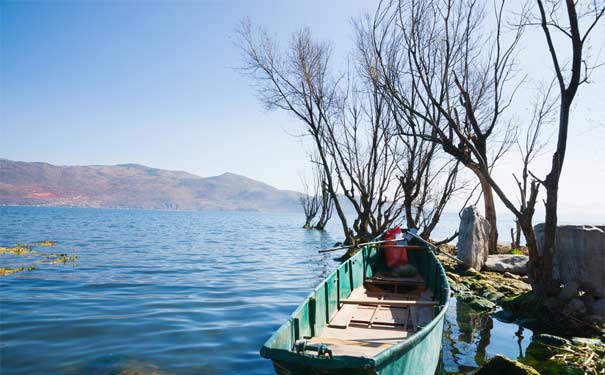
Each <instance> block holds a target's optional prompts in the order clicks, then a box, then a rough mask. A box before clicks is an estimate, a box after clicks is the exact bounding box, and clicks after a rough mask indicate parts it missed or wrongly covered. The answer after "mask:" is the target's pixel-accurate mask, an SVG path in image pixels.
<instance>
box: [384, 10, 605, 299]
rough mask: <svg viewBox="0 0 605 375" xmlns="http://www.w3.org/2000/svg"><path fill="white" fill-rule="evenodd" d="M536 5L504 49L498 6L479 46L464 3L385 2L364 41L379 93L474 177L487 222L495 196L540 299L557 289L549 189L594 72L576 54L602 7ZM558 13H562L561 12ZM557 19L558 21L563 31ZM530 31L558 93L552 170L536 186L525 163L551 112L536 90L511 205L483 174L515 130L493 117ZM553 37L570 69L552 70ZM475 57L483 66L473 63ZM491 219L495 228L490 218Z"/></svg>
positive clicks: (505, 101) (557, 64)
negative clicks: (566, 53) (540, 209)
mask: <svg viewBox="0 0 605 375" xmlns="http://www.w3.org/2000/svg"><path fill="white" fill-rule="evenodd" d="M536 1H537V7H538V10H539V16H538V17H537V20H538V21H537V22H532V19H531V14H530V13H529V12H528V10H527V9H524V10H523V11H522V12H521V13H520V16H521V20H520V22H519V23H518V25H517V26H516V27H514V28H513V30H512V36H509V43H508V44H507V45H506V46H504V45H503V43H502V42H501V38H502V29H503V10H504V1H502V2H500V4H499V6H497V7H496V9H495V19H496V26H495V28H496V30H495V33H494V35H495V36H494V38H493V39H489V38H487V39H485V38H483V37H480V35H482V33H481V32H480V30H481V29H480V28H479V25H480V24H481V22H480V21H478V20H481V19H483V18H484V17H483V16H484V15H483V12H482V11H481V8H479V7H478V4H477V1H473V0H467V1H460V2H456V3H455V4H454V3H453V2H450V1H445V2H441V1H431V0H425V1H418V2H414V1H412V2H411V4H409V5H410V6H409V7H407V8H406V7H405V6H404V4H403V3H402V2H399V1H391V2H388V3H386V6H383V7H382V8H379V11H378V12H377V14H376V17H375V19H374V24H373V29H372V32H373V40H374V45H375V50H376V54H377V55H378V56H380V61H381V73H382V76H383V86H384V87H385V89H386V90H387V91H388V92H389V93H390V94H391V95H392V97H393V98H394V100H395V101H396V102H397V104H398V105H399V106H401V107H402V108H404V109H405V110H408V111H410V112H411V113H413V114H414V115H415V116H417V117H420V118H422V119H425V120H426V121H427V122H429V123H430V124H431V125H432V129H433V130H435V133H432V134H426V133H425V134H421V135H420V137H422V138H423V139H428V140H431V141H432V142H435V143H437V144H439V145H441V146H442V148H443V150H444V151H445V152H447V153H448V154H450V155H452V156H453V157H454V158H455V159H457V160H459V161H460V162H461V163H463V164H464V165H465V166H467V167H468V168H469V169H470V170H472V171H473V172H474V173H475V174H476V175H477V177H478V178H479V181H480V183H481V186H482V190H483V195H484V203H485V205H486V216H487V217H488V220H490V216H492V215H491V214H490V211H491V210H490V209H489V206H491V205H492V204H493V193H494V192H495V194H496V195H498V197H499V198H500V199H501V200H502V202H503V203H504V204H505V205H506V207H507V208H508V209H509V210H510V211H511V212H512V213H513V214H514V215H515V217H516V219H517V223H518V225H519V227H520V229H521V231H522V232H523V234H524V236H525V238H526V240H527V246H528V249H529V253H530V275H531V278H532V283H533V290H534V292H535V293H537V294H540V295H544V294H548V293H549V291H551V290H554V287H556V286H557V285H556V283H555V282H553V280H552V258H553V254H554V239H555V231H556V221H557V215H556V211H557V198H558V182H559V177H560V173H561V170H562V166H563V160H564V156H565V148H566V141H567V132H568V125H569V113H570V109H571V105H572V102H573V99H574V97H575V95H576V93H577V90H578V87H579V86H580V85H581V84H582V83H585V82H587V79H588V76H589V73H590V71H591V70H592V69H593V68H594V67H596V66H598V65H592V66H590V65H588V63H587V62H586V61H585V59H584V58H583V51H584V43H585V42H586V40H587V38H588V35H589V34H590V32H591V31H592V30H593V29H594V27H595V25H596V24H597V23H598V21H599V20H600V18H601V17H602V15H603V12H605V6H604V5H602V4H601V5H598V3H597V2H591V3H589V4H586V5H585V6H583V7H582V9H583V11H582V12H578V8H579V7H580V5H578V4H577V2H575V1H572V0H565V1H563V2H562V1H552V2H547V4H546V5H547V6H548V7H549V8H548V9H546V8H547V7H545V4H544V3H543V2H542V1H541V0H536ZM406 4H407V3H406ZM562 4H565V6H564V8H565V9H564V10H562V9H561V8H563V5H562ZM561 13H562V14H564V16H562V15H561ZM561 19H566V20H567V23H565V24H564V23H563V22H562V21H561ZM582 19H583V20H584V21H585V25H584V30H585V31H584V32H583V33H582V32H581V31H580V20H582ZM531 24H537V25H539V26H540V27H541V28H542V30H543V32H544V35H545V37H546V41H547V46H548V51H549V53H550V56H551V59H552V62H553V66H554V70H555V82H556V83H557V84H558V87H559V91H560V99H559V108H558V110H559V126H558V132H557V146H556V150H555V152H554V154H553V157H552V163H551V170H550V172H549V173H548V174H547V176H546V178H544V179H543V180H541V179H539V178H537V177H535V175H533V174H532V173H531V172H530V171H529V164H530V163H531V161H532V159H533V158H534V157H535V155H536V153H537V152H538V151H539V149H540V147H539V145H538V141H539V140H540V139H541V128H542V126H543V124H544V123H547V122H548V117H549V114H550V113H551V112H552V110H553V108H554V107H553V103H552V102H551V101H550V100H549V98H550V94H551V89H547V90H544V91H543V92H542V93H541V94H542V97H541V100H539V101H538V103H537V104H536V106H535V111H534V115H533V118H532V119H531V121H530V124H529V127H528V129H527V134H526V138H525V140H524V141H523V142H522V144H523V148H522V149H521V155H522V159H523V161H522V173H521V175H520V176H521V177H517V176H516V175H515V180H516V182H517V185H518V188H519V189H518V190H519V196H520V205H519V206H517V205H516V204H515V203H514V202H513V200H512V199H510V197H508V196H507V195H506V194H505V193H504V191H503V190H502V189H501V187H500V186H499V184H498V183H497V182H496V181H495V180H494V179H493V177H492V175H491V168H492V167H493V163H494V161H495V160H497V159H498V157H500V156H501V155H502V152H503V151H504V150H505V149H506V147H507V146H508V145H510V139H511V135H512V134H513V131H515V132H516V130H515V129H516V126H513V124H512V122H510V121H508V122H507V121H505V120H504V119H503V117H502V113H503V112H504V111H505V110H506V109H507V108H509V106H510V103H511V100H512V97H513V95H514V94H515V92H516V90H517V88H518V87H519V82H520V81H517V84H512V81H513V77H514V67H515V66H516V62H515V48H516V46H517V45H518V43H519V40H520V38H521V35H522V33H523V30H524V28H525V27H526V26H528V25H531ZM555 31H556V32H559V33H562V34H563V35H564V36H565V37H567V38H569V40H570V41H571V51H570V52H571V63H570V64H562V63H561V53H560V52H559V51H557V49H556V48H555V45H554V42H553V37H552V33H553V32H555ZM483 34H485V33H483ZM482 51H483V52H482ZM484 51H489V53H486V52H484ZM481 56H487V58H486V59H481ZM410 93H418V95H417V97H418V99H419V101H418V102H416V103H414V102H413V100H412V99H411V97H412V96H411V94H410ZM497 131H500V133H501V134H503V135H504V142H502V143H501V145H500V146H499V147H497V148H496V150H497V151H496V152H495V153H494V154H492V155H493V156H492V158H491V159H490V158H489V157H488V152H487V150H488V140H490V139H493V135H494V134H495V133H496V132H497ZM492 146H493V144H492ZM530 176H531V179H530ZM541 185H542V186H544V187H545V190H546V201H545V205H546V219H545V230H544V238H543V243H542V244H541V245H542V246H541V247H542V251H539V250H538V247H539V246H538V245H539V244H538V243H537V240H536V236H535V232H534V228H533V224H532V220H533V215H534V212H535V205H536V202H537V199H538V192H539V187H540V186H541ZM490 201H491V202H490ZM493 213H494V216H493V219H495V211H494V212H493ZM490 221H491V220H490ZM494 223H495V222H494ZM513 242H514V241H513Z"/></svg>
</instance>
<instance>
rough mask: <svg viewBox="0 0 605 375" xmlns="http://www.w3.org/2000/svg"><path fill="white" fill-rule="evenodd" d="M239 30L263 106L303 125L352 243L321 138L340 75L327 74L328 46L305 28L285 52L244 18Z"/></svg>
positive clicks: (332, 114)
mask: <svg viewBox="0 0 605 375" xmlns="http://www.w3.org/2000/svg"><path fill="white" fill-rule="evenodd" d="M238 32H239V41H240V44H241V49H242V51H243V52H244V55H245V66H244V70H245V71H247V72H248V73H249V74H250V75H252V77H253V78H254V79H255V81H256V82H257V84H258V87H257V88H258V94H259V97H260V99H261V100H262V102H263V103H264V104H265V106H266V107H267V108H268V109H281V110H284V111H287V112H289V113H291V114H293V115H294V116H295V117H296V118H298V119H299V120H300V121H301V122H302V123H303V124H304V125H305V130H306V133H307V134H308V135H309V136H310V137H311V138H312V141H313V144H314V146H315V150H316V152H317V155H318V157H319V161H320V163H321V166H322V167H323V168H324V172H325V173H326V179H325V184H326V188H327V190H328V191H329V193H330V195H332V200H333V202H334V208H335V209H336V213H337V215H338V218H339V219H340V222H341V225H342V229H343V232H344V235H345V242H346V243H354V241H355V238H354V235H353V233H352V232H351V230H350V228H349V224H348V220H347V217H346V214H345V212H344V209H343V206H342V205H341V204H340V201H339V200H338V196H337V189H338V181H336V180H335V178H334V176H333V175H332V173H331V171H330V170H329V168H330V165H331V163H332V161H331V160H329V157H330V155H328V150H327V149H326V144H325V141H326V139H327V138H326V134H325V133H326V131H327V130H326V128H327V127H328V124H330V123H333V122H335V121H337V114H338V112H339V110H337V108H338V107H339V101H340V97H339V96H340V92H339V89H338V84H339V80H332V79H330V77H329V75H328V65H329V62H330V55H331V48H330V46H329V45H328V44H325V43H314V42H313V41H312V40H311V38H310V35H309V31H308V30H303V31H301V32H299V33H297V34H296V35H294V36H293V39H292V42H291V45H290V48H289V50H288V53H280V51H278V49H277V45H276V43H275V41H274V40H272V39H271V38H270V37H269V36H268V35H267V33H265V32H263V31H261V30H258V31H256V32H255V31H254V30H253V29H252V26H251V25H250V23H249V22H243V24H242V27H241V29H240V30H239V31H238Z"/></svg>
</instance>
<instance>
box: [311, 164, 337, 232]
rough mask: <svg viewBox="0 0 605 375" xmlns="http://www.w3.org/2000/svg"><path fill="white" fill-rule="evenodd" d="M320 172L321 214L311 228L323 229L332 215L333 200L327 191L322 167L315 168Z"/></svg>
mask: <svg viewBox="0 0 605 375" xmlns="http://www.w3.org/2000/svg"><path fill="white" fill-rule="evenodd" d="M317 169H318V171H319V172H320V173H319V175H320V181H321V214H320V215H319V219H318V220H317V222H316V223H315V225H314V226H313V228H315V229H318V230H324V229H325V228H326V225H327V224H328V221H330V218H331V217H332V212H333V211H334V200H333V199H332V195H331V194H330V192H329V191H328V188H327V184H326V182H325V180H326V178H325V174H324V172H323V169H322V168H317Z"/></svg>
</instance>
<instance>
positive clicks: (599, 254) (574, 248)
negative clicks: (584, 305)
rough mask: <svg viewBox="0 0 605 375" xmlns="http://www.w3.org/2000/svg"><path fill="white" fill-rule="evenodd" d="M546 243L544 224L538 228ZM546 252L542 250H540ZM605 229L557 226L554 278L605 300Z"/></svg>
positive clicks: (602, 227) (582, 226)
mask: <svg viewBox="0 0 605 375" xmlns="http://www.w3.org/2000/svg"><path fill="white" fill-rule="evenodd" d="M534 230H535V231H536V239H537V241H538V245H539V246H541V244H542V237H543V235H544V224H538V225H536V226H535V227H534ZM538 251H539V252H541V251H542V249H541V248H539V249H538ZM603 264H605V226H593V225H562V226H558V227H557V234H556V250H555V255H554V258H553V277H554V278H555V279H556V280H558V281H560V282H561V283H563V284H567V283H568V282H570V281H572V280H576V281H578V282H579V283H580V289H581V290H584V291H585V292H587V293H588V294H590V295H592V296H594V297H605V267H603Z"/></svg>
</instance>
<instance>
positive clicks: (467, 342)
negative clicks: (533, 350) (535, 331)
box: [442, 298, 532, 374]
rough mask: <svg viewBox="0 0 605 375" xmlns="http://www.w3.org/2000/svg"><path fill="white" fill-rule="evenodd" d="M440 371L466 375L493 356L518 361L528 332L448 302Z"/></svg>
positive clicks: (529, 333)
mask: <svg viewBox="0 0 605 375" xmlns="http://www.w3.org/2000/svg"><path fill="white" fill-rule="evenodd" d="M446 317H447V320H446V323H445V332H444V339H443V350H442V355H443V369H444V372H445V373H447V374H459V373H462V374H470V373H472V372H473V371H475V370H476V369H477V368H478V367H480V366H481V365H482V364H483V363H485V362H486V361H487V360H489V359H490V358H491V357H493V356H494V355H496V354H503V355H505V356H507V357H509V358H512V359H518V358H522V357H523V355H524V352H525V350H526V349H527V346H528V345H529V343H530V341H531V336H532V332H531V331H530V330H528V329H523V328H522V327H520V326H519V325H517V324H514V323H503V322H500V321H499V320H497V319H495V318H492V317H491V316H490V314H487V313H485V312H478V311H475V310H473V309H472V308H470V307H469V306H467V305H465V304H464V303H462V302H458V301H456V299H455V298H453V299H452V303H451V304H450V307H449V309H448V311H447V314H446Z"/></svg>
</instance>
